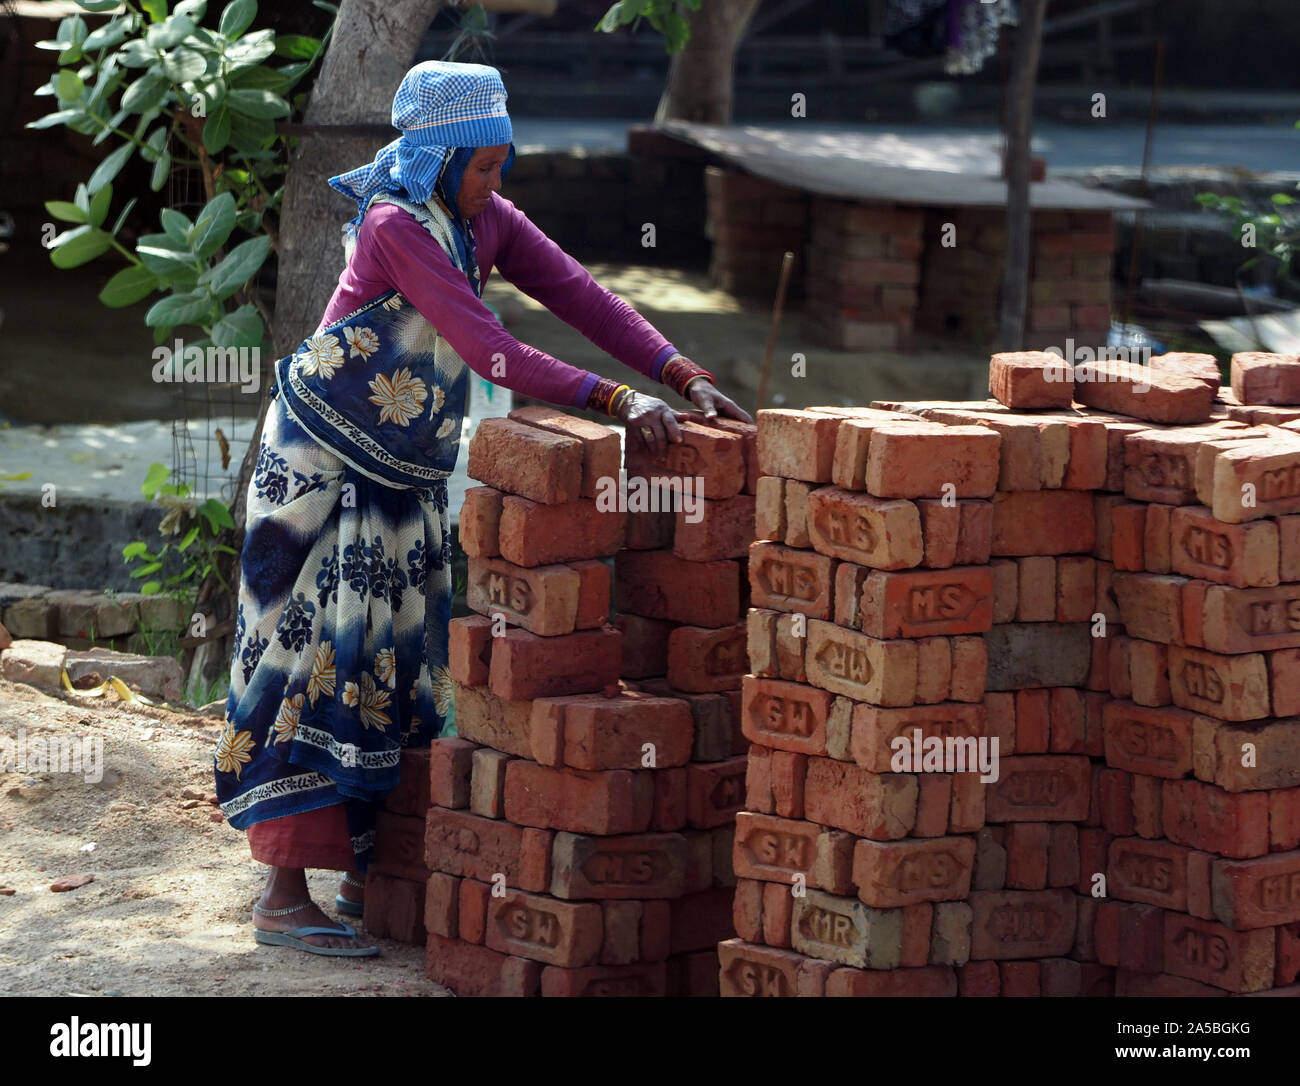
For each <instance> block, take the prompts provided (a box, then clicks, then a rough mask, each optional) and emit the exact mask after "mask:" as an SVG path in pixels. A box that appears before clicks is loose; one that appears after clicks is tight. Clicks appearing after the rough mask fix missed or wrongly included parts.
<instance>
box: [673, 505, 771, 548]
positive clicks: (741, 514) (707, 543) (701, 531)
mask: <svg viewBox="0 0 1300 1086" xmlns="http://www.w3.org/2000/svg"><path fill="white" fill-rule="evenodd" d="M698 504H699V509H698V515H697V514H696V511H694V510H692V511H691V512H689V513H688V511H687V510H686V509H679V510H678V511H677V520H676V526H675V528H674V531H673V546H672V549H673V554H675V555H676V556H677V557H678V558H686V559H689V560H690V561H693V562H710V561H713V560H715V559H719V558H744V557H745V555H746V553H747V552H748V550H749V545H750V544H751V543H752V542H753V541H754V540H755V538H757V536H756V533H755V528H754V524H755V522H754V496H753V495H752V494H737V495H736V496H735V497H732V498H721V499H717V500H714V501H710V500H708V499H707V498H702V499H700V500H699V503H698Z"/></svg>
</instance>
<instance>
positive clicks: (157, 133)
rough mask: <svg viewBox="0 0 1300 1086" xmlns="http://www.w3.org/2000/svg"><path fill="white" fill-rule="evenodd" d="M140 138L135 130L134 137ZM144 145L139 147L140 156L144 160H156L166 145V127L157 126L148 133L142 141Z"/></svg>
mask: <svg viewBox="0 0 1300 1086" xmlns="http://www.w3.org/2000/svg"><path fill="white" fill-rule="evenodd" d="M139 138H140V133H139V131H138V130H137V132H136V139H139ZM144 143H145V145H144V147H142V148H141V149H140V157H141V158H142V159H144V160H145V161H146V162H157V161H158V157H159V155H161V154H162V153H163V149H164V148H165V147H166V146H167V129H165V128H162V127H158V128H155V129H154V130H153V131H152V132H150V133H149V138H148V139H147V140H145V141H144Z"/></svg>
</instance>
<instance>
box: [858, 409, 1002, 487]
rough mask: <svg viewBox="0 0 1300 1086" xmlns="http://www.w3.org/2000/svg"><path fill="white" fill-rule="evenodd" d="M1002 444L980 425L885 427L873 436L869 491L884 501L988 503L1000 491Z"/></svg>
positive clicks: (901, 425) (867, 483) (990, 431)
mask: <svg viewBox="0 0 1300 1086" xmlns="http://www.w3.org/2000/svg"><path fill="white" fill-rule="evenodd" d="M1000 446H1001V439H1000V438H999V437H998V435H997V433H996V432H994V431H992V430H989V429H987V428H985V427H982V426H960V425H956V426H944V425H942V424H940V423H930V422H898V423H889V424H885V425H881V426H880V427H878V428H877V429H876V430H875V431H874V432H873V433H872V435H871V444H870V448H869V452H868V455H867V468H866V486H867V491H868V493H870V494H873V495H875V496H876V497H881V498H942V497H944V496H948V497H950V498H951V497H955V498H988V497H991V496H992V494H993V492H994V491H995V490H996V489H997V483H998V454H999V449H1000Z"/></svg>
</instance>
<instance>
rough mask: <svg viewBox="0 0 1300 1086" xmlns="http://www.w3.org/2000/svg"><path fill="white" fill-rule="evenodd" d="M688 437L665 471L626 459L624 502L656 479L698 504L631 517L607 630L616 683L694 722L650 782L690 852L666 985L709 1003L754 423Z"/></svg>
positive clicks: (741, 769)
mask: <svg viewBox="0 0 1300 1086" xmlns="http://www.w3.org/2000/svg"><path fill="white" fill-rule="evenodd" d="M682 434H683V441H682V443H681V444H679V445H670V446H669V449H668V452H667V455H666V458H665V460H663V461H655V460H653V459H652V458H651V457H650V456H649V455H648V454H647V453H646V452H645V451H644V450H643V449H642V448H641V447H640V446H639V445H632V446H630V447H629V449H628V453H627V457H626V462H627V485H628V488H629V495H631V493H632V492H633V488H635V487H638V486H640V485H642V484H643V483H644V484H645V485H646V486H647V488H648V487H649V486H650V484H651V483H652V481H653V480H655V479H673V480H689V481H690V485H691V486H692V487H693V489H694V498H695V499H696V500H695V501H694V502H693V503H692V502H687V503H685V504H683V503H681V502H679V501H677V502H675V504H676V505H677V508H676V509H675V511H674V510H664V509H663V508H661V509H660V511H658V512H654V511H641V512H631V511H630V512H629V515H628V531H627V542H626V549H624V550H622V551H620V552H619V554H618V556H617V557H616V559H615V563H614V607H615V610H616V611H617V617H616V619H615V624H616V625H617V627H618V629H619V630H621V631H622V633H623V646H624V652H623V668H622V675H623V677H624V679H625V680H626V681H627V682H628V683H629V684H630V685H632V686H634V687H635V688H637V689H639V690H641V691H644V692H646V693H649V694H654V695H658V696H662V697H672V698H677V699H680V700H681V701H683V702H685V703H686V704H687V705H688V706H689V707H690V713H691V717H692V719H693V721H694V728H695V734H694V742H693V745H692V747H691V750H690V761H689V762H688V763H687V764H686V765H684V766H678V767H673V768H665V769H660V771H659V774H658V776H657V777H656V780H657V781H658V780H663V781H664V782H665V789H666V792H667V793H669V794H671V795H672V796H673V797H675V799H674V802H675V803H676V804H677V807H676V809H675V813H674V814H673V815H672V816H671V817H668V816H665V824H667V823H668V822H671V823H672V825H673V826H674V827H677V826H681V825H682V819H683V817H684V819H685V822H684V828H682V829H680V831H679V832H680V834H681V836H682V837H683V838H684V839H685V842H686V848H687V854H688V856H689V862H688V867H687V878H686V882H685V884H684V886H683V896H681V897H679V898H677V899H676V900H674V901H672V902H671V903H670V904H671V915H670V951H671V955H672V956H671V957H670V958H669V963H670V980H671V978H672V972H671V970H672V968H673V967H674V965H675V966H676V970H677V984H676V986H675V989H676V991H677V993H678V994H682V995H717V994H718V952H717V946H718V943H719V942H721V941H722V940H723V939H726V938H729V937H730V936H732V935H734V934H735V932H734V928H733V926H732V898H733V896H734V887H735V875H734V874H733V873H732V866H731V853H732V842H733V837H734V827H735V817H736V813H737V812H738V811H739V810H740V809H741V807H742V806H743V804H744V798H745V769H746V757H745V754H746V751H747V750H748V746H749V744H748V740H747V739H746V738H745V736H744V733H743V732H742V731H741V727H740V720H741V714H740V709H741V704H740V688H741V680H742V679H743V677H744V674H745V672H746V670H747V663H746V625H745V621H744V613H745V608H746V606H747V603H748V581H747V577H746V561H745V559H746V556H747V555H748V552H749V546H750V544H751V543H752V542H753V540H754V503H755V497H754V487H755V483H756V481H757V478H758V464H757V451H756V447H755V445H756V442H755V427H754V426H753V425H752V424H744V423H737V422H733V421H731V420H725V419H723V420H719V421H718V422H717V423H716V424H715V425H704V424H699V423H695V422H686V423H683V424H682ZM647 493H648V489H647ZM659 504H660V505H661V507H662V506H663V505H665V504H666V503H665V502H663V501H661V502H660V503H659ZM682 802H684V804H685V806H684V808H683V807H681V806H680V804H681V803H682Z"/></svg>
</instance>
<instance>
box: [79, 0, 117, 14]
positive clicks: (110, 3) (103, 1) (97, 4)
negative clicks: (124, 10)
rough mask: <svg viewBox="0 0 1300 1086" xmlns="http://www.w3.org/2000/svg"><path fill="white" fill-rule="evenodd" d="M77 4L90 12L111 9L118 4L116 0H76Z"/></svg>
mask: <svg viewBox="0 0 1300 1086" xmlns="http://www.w3.org/2000/svg"><path fill="white" fill-rule="evenodd" d="M77 6H78V7H81V8H85V10H86V11H90V12H100V11H112V10H113V9H114V8H115V7H117V6H118V0H77Z"/></svg>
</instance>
